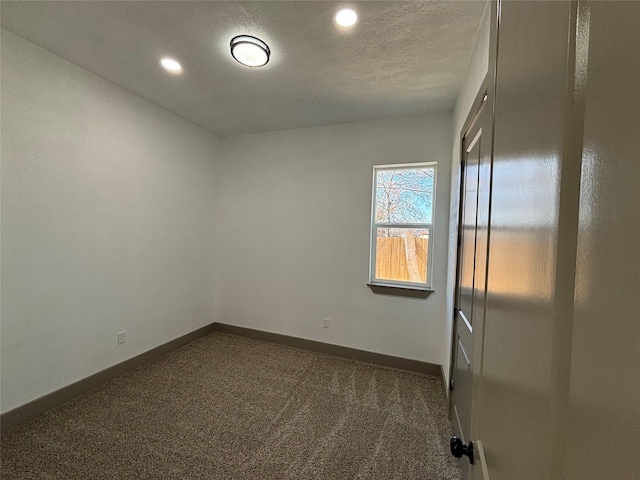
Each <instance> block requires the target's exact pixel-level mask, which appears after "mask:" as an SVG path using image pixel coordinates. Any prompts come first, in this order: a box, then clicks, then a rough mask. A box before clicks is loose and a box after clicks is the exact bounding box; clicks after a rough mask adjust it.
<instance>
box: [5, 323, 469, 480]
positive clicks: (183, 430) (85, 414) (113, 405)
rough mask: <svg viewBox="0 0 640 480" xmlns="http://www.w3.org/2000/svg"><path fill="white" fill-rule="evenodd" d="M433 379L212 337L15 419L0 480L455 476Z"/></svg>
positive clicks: (444, 418) (441, 400) (457, 472)
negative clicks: (57, 404)
mask: <svg viewBox="0 0 640 480" xmlns="http://www.w3.org/2000/svg"><path fill="white" fill-rule="evenodd" d="M441 388H442V387H441V385H440V380H439V379H437V378H436V377H432V376H428V375H422V374H419V373H411V372H406V371H403V370H397V369H392V368H386V367H381V366H377V365H372V364H368V363H364V362H358V361H354V360H347V359H343V358H338V357H333V356H330V355H324V354H319V353H314V352H309V351H306V350H300V349H296V348H292V347H286V346H281V345H276V344H271V343H266V342H260V341H256V340H250V339H246V338H242V337H238V336H234V335H227V334H223V333H212V334H210V335H207V336H206V337H202V338H201V339H199V340H196V341H195V342H192V343H190V344H188V345H185V346H183V347H181V348H179V349H177V350H175V351H173V352H171V353H169V354H167V355H165V356H164V357H162V358H161V359H159V360H157V361H155V362H153V363H151V364H148V365H145V366H143V367H141V368H138V369H137V370H135V371H132V372H130V373H128V374H126V375H123V376H122V377H120V378H118V379H116V380H114V381H111V382H109V383H107V384H105V385H103V386H101V387H99V388H97V389H95V390H93V391H91V392H89V393H88V394H85V395H82V396H80V397H78V398H76V399H75V400H72V401H70V402H68V403H66V404H64V405H62V406H60V407H58V408H55V409H53V410H51V411H49V412H46V413H44V414H42V415H40V416H39V417H37V418H35V419H34V420H32V421H30V422H28V423H25V424H23V425H20V426H18V427H16V428H15V429H14V430H12V431H10V432H9V434H8V435H7V436H6V437H5V438H4V439H3V440H2V450H1V453H2V459H1V466H2V470H1V477H2V478H3V479H6V480H9V479H30V478H38V479H44V478H46V479H65V480H66V479H130V478H131V479H137V478H144V479H191V478H196V479H205V478H206V479H293V478H299V479H312V478H313V479H355V478H359V479H402V480H406V479H421V480H424V479H458V478H460V470H459V469H458V467H457V465H456V463H455V461H454V459H453V458H452V457H451V455H450V454H449V453H448V445H447V441H448V438H449V436H450V434H451V432H450V427H449V421H448V419H447V412H446V407H445V401H444V396H443V393H442V390H441Z"/></svg>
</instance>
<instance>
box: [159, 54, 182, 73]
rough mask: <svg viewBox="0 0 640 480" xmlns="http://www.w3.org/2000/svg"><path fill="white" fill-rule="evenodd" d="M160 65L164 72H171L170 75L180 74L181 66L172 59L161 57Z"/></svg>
mask: <svg viewBox="0 0 640 480" xmlns="http://www.w3.org/2000/svg"><path fill="white" fill-rule="evenodd" d="M160 65H162V68H164V69H165V70H166V71H168V72H171V73H180V72H182V65H180V62H179V61H177V60H175V59H173V58H169V57H163V58H161V59H160Z"/></svg>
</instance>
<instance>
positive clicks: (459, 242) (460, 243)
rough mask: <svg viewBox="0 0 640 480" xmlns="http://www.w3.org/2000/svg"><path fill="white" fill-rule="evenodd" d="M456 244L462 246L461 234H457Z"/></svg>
mask: <svg viewBox="0 0 640 480" xmlns="http://www.w3.org/2000/svg"><path fill="white" fill-rule="evenodd" d="M458 246H459V247H460V246H462V235H460V234H458Z"/></svg>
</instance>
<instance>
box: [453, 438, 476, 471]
mask: <svg viewBox="0 0 640 480" xmlns="http://www.w3.org/2000/svg"><path fill="white" fill-rule="evenodd" d="M449 446H450V447H451V455H453V456H454V457H456V458H460V457H462V455H466V456H467V457H469V463H470V464H471V465H473V442H469V444H468V445H464V444H463V443H462V440H460V439H459V438H458V437H456V436H455V435H454V436H453V437H451V441H450V442H449Z"/></svg>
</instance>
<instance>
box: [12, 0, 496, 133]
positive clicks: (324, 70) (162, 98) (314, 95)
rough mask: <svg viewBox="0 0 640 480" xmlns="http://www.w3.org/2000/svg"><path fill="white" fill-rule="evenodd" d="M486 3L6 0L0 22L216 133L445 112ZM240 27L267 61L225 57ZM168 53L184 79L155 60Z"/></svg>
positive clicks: (463, 66) (459, 81) (454, 91)
mask: <svg viewBox="0 0 640 480" xmlns="http://www.w3.org/2000/svg"><path fill="white" fill-rule="evenodd" d="M485 3H486V2H484V1H431V0H429V1H427V0H424V1H416V2H409V1H401V2H385V1H364V2H350V3H349V5H351V6H353V7H355V8H356V10H357V11H358V13H359V15H360V19H359V22H358V24H357V25H356V27H354V28H353V29H351V30H348V31H347V30H345V29H340V28H338V27H336V26H335V25H334V23H333V14H334V13H335V11H336V10H337V9H338V7H340V6H343V5H345V3H344V2H341V3H337V2H329V1H255V2H236V1H230V2H223V1H212V2H190V1H176V2H171V1H164V2H150V1H125V2H117V1H105V2H94V1H69V2H57V1H46V2H27V1H16V2H13V1H4V0H3V1H2V3H1V12H0V13H1V16H2V26H3V27H4V28H6V29H7V30H10V31H12V32H13V33H16V34H18V35H20V36H22V37H24V38H26V39H28V40H30V41H32V42H33V43H35V44H37V45H40V46H42V47H44V48H46V49H47V50H49V51H51V52H54V53H56V54H58V55H60V56H61V57H63V58H65V59H67V60H69V61H71V62H73V63H75V64H77V65H80V66H81V67H83V68H85V69H87V70H89V71H90V72H93V73H95V74H96V75H99V76H101V77H103V78H105V79H107V80H109V81H111V82H113V83H115V84H117V85H119V86H121V87H123V88H125V89H126V90H128V91H130V92H133V93H135V94H136V95H139V96H140V97H142V98H144V99H146V100H148V101H150V102H153V103H155V104H156V105H159V106H161V107H163V108H165V109H166V110H169V111H171V112H173V113H175V114H177V115H179V116H181V117H183V118H185V119H187V120H190V121H191V122H193V123H195V124H197V125H200V126H201V127H203V128H205V129H207V130H209V131H211V132H214V133H216V134H218V135H221V136H226V135H234V134H241V133H251V132H261V131H269V130H282V129H290V128H301V127H310V126H317V125H327V124H335V123H345V122H351V121H359V120H369V119H373V118H380V117H389V116H398V115H406V114H416V113H425V112H430V111H443V110H449V109H452V107H453V104H454V101H455V98H456V95H457V92H458V88H459V85H460V83H461V80H462V76H463V75H464V72H465V68H466V65H467V62H468V60H469V56H470V53H471V50H472V47H473V41H474V39H475V36H476V32H477V30H478V27H479V25H480V21H481V17H482V13H483V10H484V6H485ZM238 34H250V35H255V36H257V37H260V38H261V39H263V40H264V41H266V42H267V43H268V44H269V46H270V47H271V51H272V58H271V61H270V62H269V64H268V65H267V66H266V67H263V68H258V69H249V68H246V67H243V66H241V65H240V64H238V63H236V62H235V61H234V60H233V59H232V58H231V56H230V55H229V41H230V39H231V38H232V37H233V36H235V35H238ZM162 56H173V57H175V58H177V59H179V60H180V61H181V62H182V64H183V66H184V73H183V74H181V75H170V74H167V73H166V72H164V70H162V69H161V68H160V67H159V65H158V61H159V59H160V57H162Z"/></svg>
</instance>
